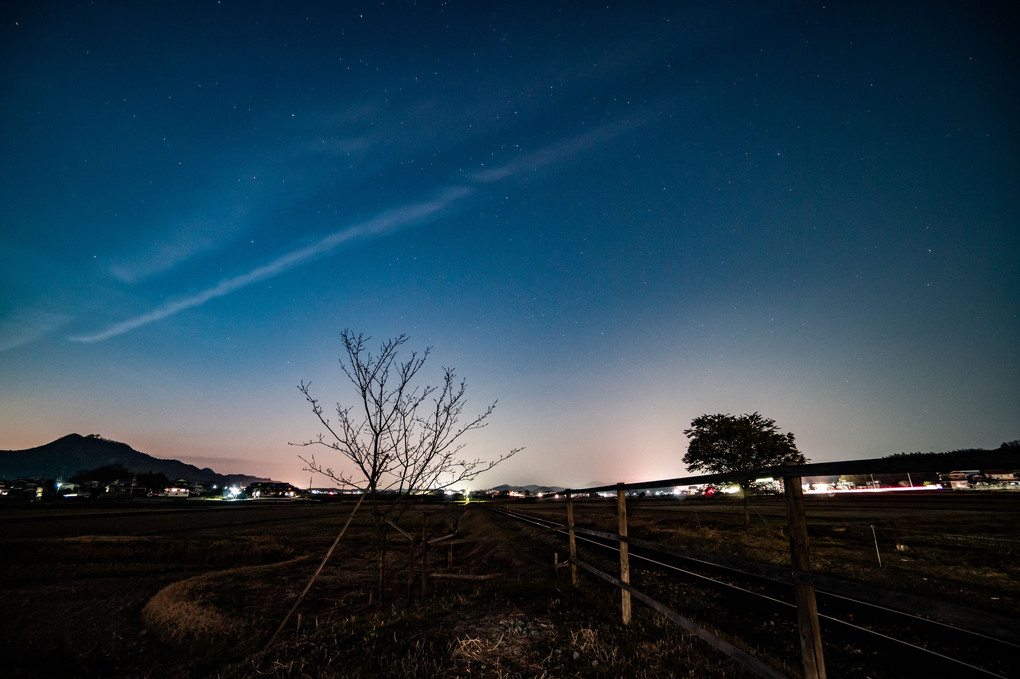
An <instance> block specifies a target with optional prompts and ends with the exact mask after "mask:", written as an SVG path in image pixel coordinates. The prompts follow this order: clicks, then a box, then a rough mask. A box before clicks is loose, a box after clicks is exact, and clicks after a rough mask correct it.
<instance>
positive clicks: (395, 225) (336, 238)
mask: <svg viewBox="0 0 1020 679" xmlns="http://www.w3.org/2000/svg"><path fill="white" fill-rule="evenodd" d="M645 122H647V121H646V120H638V121H626V122H618V123H615V124H612V125H606V126H603V127H600V128H596V129H594V130H592V131H590V132H587V133H585V134H582V135H577V136H575V137H571V138H568V139H565V140H563V141H560V142H558V143H556V144H553V145H550V146H547V147H544V148H541V149H538V150H537V151H535V152H532V153H529V154H525V155H523V156H522V157H520V158H517V159H514V160H512V161H510V162H508V163H505V164H503V165H501V166H498V167H494V168H490V169H486V170H480V171H478V172H475V173H473V174H471V175H470V176H469V177H468V179H469V181H470V182H471V183H472V184H474V185H475V186H478V185H491V184H494V183H497V182H502V181H505V180H507V179H509V178H511V177H513V176H515V175H520V174H523V173H525V172H528V171H535V170H538V169H540V168H543V167H545V166H548V165H551V164H553V163H555V162H559V161H561V160H563V159H565V158H567V157H570V156H574V155H576V154H578V153H580V152H583V151H584V150H586V149H589V148H592V147H594V146H597V145H598V144H601V143H604V142H606V141H608V140H610V139H612V138H614V137H617V136H619V135H621V134H623V133H624V132H626V131H628V130H630V129H633V128H634V127H637V126H639V125H642V124H644V123H645ZM475 186H466V185H453V186H449V187H447V188H446V189H444V190H442V191H440V192H439V193H437V194H436V195H435V196H434V197H433V198H431V199H429V200H423V201H419V202H416V203H410V204H407V205H402V206H398V207H395V208H391V209H389V210H386V211H384V212H382V213H380V214H378V215H376V216H375V217H373V218H371V219H369V220H367V221H364V222H361V223H359V224H355V225H353V226H347V227H345V228H343V229H340V230H338V231H334V232H333V233H330V234H329V235H327V236H325V237H324V238H322V239H321V240H319V241H318V242H315V243H313V244H311V245H308V246H305V247H302V248H298V249H296V250H292V251H290V252H288V253H286V254H284V255H282V256H280V257H277V258H276V259H274V260H273V261H271V262H269V263H268V264H265V265H263V266H260V267H257V268H255V269H252V270H251V271H248V272H247V273H244V274H241V275H238V276H234V277H232V278H228V279H226V280H223V281H220V282H219V283H218V284H216V285H214V286H212V287H210V288H207V289H205V290H202V291H200V292H198V293H195V294H193V295H191V296H188V297H184V298H181V299H177V300H174V301H170V302H167V303H165V304H161V305H160V306H157V307H156V308H154V309H152V310H151V311H148V312H146V313H144V314H141V315H139V316H135V317H133V318H129V319H127V320H125V321H121V322H119V323H115V324H113V325H110V326H108V327H107V328H105V329H103V330H100V331H99V332H95V333H91V334H83V335H73V336H70V337H68V340H70V341H72V342H85V343H94V342H103V341H105V340H108V339H112V338H114V337H118V336H120V335H123V334H125V333H128V332H131V331H132V330H136V329H138V328H141V327H143V326H146V325H149V324H150V323H154V322H156V321H160V320H163V319H165V318H169V317H170V316H173V315H175V314H178V313H180V312H182V311H187V310H188V309H194V308H195V307H199V306H201V305H203V304H205V303H206V302H209V301H211V300H214V299H217V298H220V297H224V296H226V295H229V294H231V293H233V292H236V291H238V290H241V289H242V288H246V287H248V286H249V285H252V284H253V283H258V282H261V281H265V280H268V279H270V278H273V277H275V276H278V275H280V274H282V273H284V272H286V271H289V270H291V269H293V268H295V267H298V266H301V265H303V264H305V263H307V262H310V261H312V260H314V259H318V258H320V257H325V256H329V255H331V254H333V253H334V252H335V251H336V250H338V249H339V248H341V247H343V246H347V245H350V244H351V243H354V242H356V241H359V240H366V239H370V238H381V237H383V236H387V235H390V234H393V233H396V232H398V231H401V230H404V229H407V228H411V227H414V226H417V225H419V224H422V223H424V222H426V221H429V220H432V219H435V218H437V217H438V216H440V215H441V214H443V213H444V212H446V211H448V210H450V209H451V208H452V207H453V206H454V205H455V204H457V203H459V202H461V201H463V200H465V199H466V198H467V197H469V196H471V195H472V194H474V193H475V192H476V191H477V188H475Z"/></svg>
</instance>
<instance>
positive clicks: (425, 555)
mask: <svg viewBox="0 0 1020 679" xmlns="http://www.w3.org/2000/svg"><path fill="white" fill-rule="evenodd" d="M428 530H429V513H428V512H425V513H424V516H423V517H422V520H421V600H422V601H423V602H424V601H425V585H426V581H427V580H428V578H429V540H428V537H429V534H428Z"/></svg>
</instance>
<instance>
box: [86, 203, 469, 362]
mask: <svg viewBox="0 0 1020 679" xmlns="http://www.w3.org/2000/svg"><path fill="white" fill-rule="evenodd" d="M472 191H473V190H472V189H471V188H469V187H466V186H454V187H450V188H448V189H446V190H445V191H443V192H441V193H440V194H439V195H437V196H436V197H434V198H432V199H431V200H426V201H421V202H418V203H411V204H409V205H403V206H400V207H397V208H393V209H390V210H387V211H385V212H382V213H381V214H379V215H377V216H375V217H373V218H372V219H370V220H368V221H365V222H361V223H359V224H355V225H353V226H348V227H346V228H343V229H340V230H339V231H334V232H333V233H331V234H329V235H327V236H326V237H324V238H322V239H321V240H319V241H318V242H316V243H313V244H312V245H308V246H306V247H302V248H298V249H297V250H292V251H291V252H288V253H287V254H285V255H283V256H281V257H277V258H276V259H274V260H273V261H271V262H269V263H268V264H265V265H263V266H260V267H257V268H255V269H252V270H251V271H249V272H247V273H244V274H241V275H239V276H234V277H233V278H228V279H226V280H224V281H221V282H220V283H218V284H217V285H214V286H213V287H211V288H207V289H205V290H202V291H201V292H199V293H196V294H194V295H191V296H190V297H185V298H182V299H179V300H175V301H172V302H167V303H166V304H161V305H160V306H158V307H156V308H155V309H153V310H152V311H149V312H147V313H144V314H142V315H140V316H135V317H134V318H129V319H128V320H126V321H122V322H120V323H115V324H113V325H111V326H109V327H107V328H106V329H104V330H101V331H99V332H97V333H93V334H88V335H77V336H72V337H69V338H68V339H70V340H71V341H73V342H102V341H104V340H108V339H110V338H113V337H117V336H118V335H123V334H124V333H126V332H130V331H131V330H135V329H137V328H140V327H142V326H145V325H148V324H149V323H153V322H155V321H159V320H162V319H164V318H167V317H169V316H173V315H174V314H177V313H180V312H181V311H185V310H187V309H193V308H195V307H197V306H201V305H203V304H205V303H206V302H208V301H210V300H213V299H216V298H218V297H223V296H225V295H229V294H230V293H232V292H236V291H237V290H240V289H242V288H245V287H247V286H249V285H251V284H252V283H258V282H260V281H264V280H267V279H269V278H273V277H275V276H278V275H280V274H281V273H283V272H285V271H289V270H290V269H293V268H294V267H297V266H300V265H301V264H305V263H306V262H309V261H312V260H313V259H317V258H319V257H323V256H326V255H329V254H332V253H333V252H334V251H335V250H337V249H338V248H339V247H341V246H343V245H348V244H350V243H352V242H354V241H357V240H361V239H366V238H378V237H382V236H385V235H388V234H391V233H395V232H397V231H400V230H402V229H405V228H408V227H411V226H415V225H417V224H420V223H422V222H424V221H427V220H429V219H433V218H435V217H436V216H438V215H439V214H440V213H442V212H444V211H445V210H447V209H448V208H450V207H451V206H452V205H453V204H454V203H456V202H458V201H460V200H463V199H464V198H466V197H467V196H468V195H470V194H471V193H472Z"/></svg>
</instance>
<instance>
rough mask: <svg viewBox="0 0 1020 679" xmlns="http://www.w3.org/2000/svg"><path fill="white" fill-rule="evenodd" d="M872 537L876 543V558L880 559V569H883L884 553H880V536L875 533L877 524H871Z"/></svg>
mask: <svg viewBox="0 0 1020 679" xmlns="http://www.w3.org/2000/svg"><path fill="white" fill-rule="evenodd" d="M871 537H872V539H873V540H874V541H875V556H877V557H878V567H879V568H881V567H882V553H881V552H880V551H878V534H877V533H876V532H875V524H871Z"/></svg>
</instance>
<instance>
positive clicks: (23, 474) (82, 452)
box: [0, 434, 270, 486]
mask: <svg viewBox="0 0 1020 679" xmlns="http://www.w3.org/2000/svg"><path fill="white" fill-rule="evenodd" d="M111 464H119V465H123V466H124V467H125V468H127V469H128V470H129V471H132V472H136V473H139V474H144V473H146V472H155V473H160V472H162V473H163V474H166V475H167V478H169V479H171V480H173V479H187V480H188V481H191V482H198V483H204V484H217V485H234V484H237V485H240V486H247V485H248V484H250V483H255V482H258V481H269V480H270V479H264V478H259V477H255V476H247V475H245V474H217V473H216V472H214V471H213V470H212V469H209V468H208V467H206V468H205V469H199V468H198V467H196V466H195V465H193V464H186V463H184V462H181V461H180V460H163V459H160V458H158V457H153V456H152V455H148V454H146V453H141V452H139V451H137V450H135V449H134V448H132V447H131V446H129V445H127V444H126V443H120V442H118V441H110V440H108V439H104V438H101V437H100V436H98V435H97V434H91V435H89V436H81V435H80V434H68V435H67V436H64V437H63V438H59V439H57V440H56V441H53V442H52V443H47V444H45V445H42V446H39V447H37V448H29V449H28V450H0V478H5V479H16V478H42V479H56V478H58V477H60V476H65V477H70V476H73V475H74V474H75V473H77V472H79V471H82V470H89V469H97V468H99V467H103V466H106V465H111Z"/></svg>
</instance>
